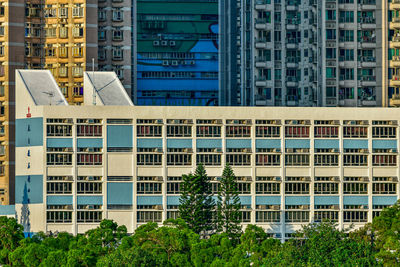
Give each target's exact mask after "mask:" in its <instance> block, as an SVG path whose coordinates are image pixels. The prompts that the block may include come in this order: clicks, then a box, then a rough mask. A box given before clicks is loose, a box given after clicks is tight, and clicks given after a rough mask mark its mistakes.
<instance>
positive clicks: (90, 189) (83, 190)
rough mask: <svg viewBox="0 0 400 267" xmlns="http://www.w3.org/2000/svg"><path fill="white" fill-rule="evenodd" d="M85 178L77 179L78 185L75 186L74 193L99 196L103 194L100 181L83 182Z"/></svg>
mask: <svg viewBox="0 0 400 267" xmlns="http://www.w3.org/2000/svg"><path fill="white" fill-rule="evenodd" d="M85 178H86V177H78V183H77V185H76V191H77V193H78V194H101V193H102V192H103V191H102V188H103V183H102V182H101V181H99V182H93V181H84V180H83V179H85ZM100 179H101V177H100Z"/></svg>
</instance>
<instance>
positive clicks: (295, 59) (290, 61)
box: [286, 57, 300, 68]
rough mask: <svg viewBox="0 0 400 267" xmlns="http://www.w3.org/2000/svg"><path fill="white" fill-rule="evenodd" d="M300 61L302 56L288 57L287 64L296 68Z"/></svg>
mask: <svg viewBox="0 0 400 267" xmlns="http://www.w3.org/2000/svg"><path fill="white" fill-rule="evenodd" d="M299 62H300V57H286V66H287V67H288V68H296V67H297V66H298V63H299Z"/></svg>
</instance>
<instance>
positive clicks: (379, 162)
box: [372, 155, 397, 166]
mask: <svg viewBox="0 0 400 267" xmlns="http://www.w3.org/2000/svg"><path fill="white" fill-rule="evenodd" d="M372 166H397V155H372Z"/></svg>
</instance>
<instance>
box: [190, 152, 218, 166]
mask: <svg viewBox="0 0 400 267" xmlns="http://www.w3.org/2000/svg"><path fill="white" fill-rule="evenodd" d="M196 162H197V164H203V165H205V166H221V155H219V154H197V155H196Z"/></svg>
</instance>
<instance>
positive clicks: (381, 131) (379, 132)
mask: <svg viewBox="0 0 400 267" xmlns="http://www.w3.org/2000/svg"><path fill="white" fill-rule="evenodd" d="M396 136H397V128H396V127H377V126H373V127H372V138H396Z"/></svg>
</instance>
